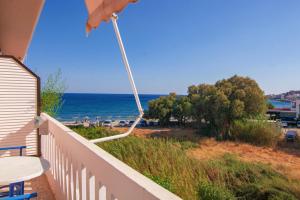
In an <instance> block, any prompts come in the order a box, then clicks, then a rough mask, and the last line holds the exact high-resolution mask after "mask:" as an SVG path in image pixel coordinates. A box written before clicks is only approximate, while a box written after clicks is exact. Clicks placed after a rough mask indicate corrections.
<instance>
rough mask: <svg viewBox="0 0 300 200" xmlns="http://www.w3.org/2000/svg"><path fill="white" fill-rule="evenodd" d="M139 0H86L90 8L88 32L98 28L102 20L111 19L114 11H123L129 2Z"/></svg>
mask: <svg viewBox="0 0 300 200" xmlns="http://www.w3.org/2000/svg"><path fill="white" fill-rule="evenodd" d="M134 2H137V0H85V4H86V7H87V10H88V20H87V23H86V32H87V33H89V32H90V31H91V30H92V28H94V29H95V28H97V27H98V26H99V24H100V23H101V22H102V21H109V20H110V18H111V16H112V15H113V13H118V12H120V11H122V10H123V9H124V8H125V7H126V6H127V5H128V4H129V3H134Z"/></svg>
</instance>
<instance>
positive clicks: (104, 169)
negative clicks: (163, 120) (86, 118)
mask: <svg viewBox="0 0 300 200" xmlns="http://www.w3.org/2000/svg"><path fill="white" fill-rule="evenodd" d="M42 118H43V119H46V120H47V121H46V122H45V123H44V125H43V127H41V133H42V134H43V135H42V140H41V148H42V156H43V157H44V158H45V159H47V160H48V161H49V162H50V165H51V169H50V170H49V171H48V172H47V173H46V175H47V178H48V181H49V184H50V186H51V188H52V191H53V193H54V194H55V197H56V199H72V200H73V199H83V200H86V199H91V200H94V199H97V200H98V199H109V200H110V199H111V200H115V199H118V200H123V199H128V200H134V199H138V200H143V199H166V200H171V199H176V200H177V199H180V198H179V197H177V196H176V195H174V194H173V193H171V192H169V191H168V190H166V189H164V188H162V187H161V186H159V185H158V184H156V183H154V182H153V181H151V180H150V179H148V178H147V177H145V176H143V175H142V174H140V173H139V172H137V171H135V170H134V169H132V168H131V167H129V166H128V165H126V164H125V163H123V162H121V161H120V160H118V159H116V158H115V157H113V156H112V155H110V154H109V153H107V152H105V151H104V150H102V149H101V148H100V147H98V146H96V145H95V144H92V143H91V142H89V141H88V140H86V139H85V138H83V137H81V136H80V135H78V134H77V133H75V132H74V131H72V130H71V129H69V128H68V127H66V126H64V125H63V124H61V123H60V122H58V121H57V120H55V119H53V118H52V117H50V116H48V115H47V114H44V113H43V114H42ZM45 133H46V134H45Z"/></svg>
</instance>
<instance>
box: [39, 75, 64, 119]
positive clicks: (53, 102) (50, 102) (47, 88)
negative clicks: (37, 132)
mask: <svg viewBox="0 0 300 200" xmlns="http://www.w3.org/2000/svg"><path fill="white" fill-rule="evenodd" d="M65 89H66V87H65V82H64V81H63V80H62V76H61V71H60V70H59V71H57V72H56V73H55V74H50V75H49V77H48V78H47V81H46V82H45V84H44V86H43V88H42V92H41V99H42V105H41V110H42V111H43V112H45V113H48V114H49V115H51V116H55V115H56V114H57V112H58V111H59V109H60V108H61V106H62V104H63V99H62V96H63V94H64V92H65Z"/></svg>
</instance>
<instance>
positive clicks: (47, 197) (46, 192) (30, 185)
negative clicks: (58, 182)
mask: <svg viewBox="0 0 300 200" xmlns="http://www.w3.org/2000/svg"><path fill="white" fill-rule="evenodd" d="M32 192H37V193H38V197H37V198H36V199H38V200H55V198H54V195H53V193H52V191H51V189H50V186H49V184H48V181H47V178H46V175H42V176H40V177H38V178H35V179H32V180H30V181H26V182H25V193H32Z"/></svg>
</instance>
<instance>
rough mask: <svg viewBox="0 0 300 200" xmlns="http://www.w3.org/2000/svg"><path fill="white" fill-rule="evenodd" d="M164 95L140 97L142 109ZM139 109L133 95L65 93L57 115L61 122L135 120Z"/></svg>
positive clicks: (142, 95) (144, 95) (143, 95)
mask: <svg viewBox="0 0 300 200" xmlns="http://www.w3.org/2000/svg"><path fill="white" fill-rule="evenodd" d="M160 96H163V95H152V94H141V95H139V97H140V101H141V104H142V107H143V108H144V109H147V108H148V102H149V101H150V100H153V99H156V98H158V97H160ZM137 115H138V109H137V106H136V103H135V99H134V96H133V95H132V94H86V93H65V94H64V95H63V104H62V107H61V108H60V110H59V112H58V113H57V116H56V118H57V119H58V120H59V121H75V120H82V119H84V118H86V117H87V118H89V119H90V120H92V121H94V120H96V118H98V119H99V120H108V119H111V120H116V119H128V120H130V119H135V117H136V116H137Z"/></svg>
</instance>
